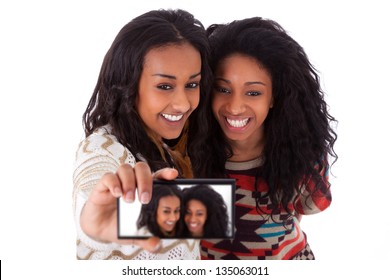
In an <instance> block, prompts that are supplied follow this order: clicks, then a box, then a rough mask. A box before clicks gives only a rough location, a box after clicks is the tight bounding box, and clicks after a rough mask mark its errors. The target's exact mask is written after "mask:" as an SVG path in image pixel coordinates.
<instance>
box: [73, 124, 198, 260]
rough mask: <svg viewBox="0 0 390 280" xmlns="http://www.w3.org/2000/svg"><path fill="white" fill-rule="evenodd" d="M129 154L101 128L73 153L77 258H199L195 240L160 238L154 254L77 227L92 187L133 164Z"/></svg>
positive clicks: (133, 161) (133, 160)
mask: <svg viewBox="0 0 390 280" xmlns="http://www.w3.org/2000/svg"><path fill="white" fill-rule="evenodd" d="M135 162H136V161H135V158H134V156H133V155H132V154H131V152H130V151H129V150H128V149H126V147H124V146H123V145H122V144H120V143H119V142H118V141H117V140H116V138H115V137H114V136H113V135H110V134H109V132H108V131H107V130H106V129H105V128H101V129H99V130H98V131H97V132H95V133H93V134H92V135H90V136H89V137H87V138H86V139H85V140H84V141H82V142H81V143H80V145H79V147H78V150H77V152H76V160H75V166H74V174H73V213H74V220H75V224H76V231H77V258H78V259H100V260H101V259H135V260H141V259H142V260H145V259H146V260H156V259H164V260H168V259H199V256H200V253H199V240H193V239H192V240H189V239H162V240H161V245H162V248H161V249H160V251H159V252H158V253H150V252H147V251H145V250H142V248H140V247H138V246H135V245H120V244H117V243H103V242H99V241H97V240H94V239H92V238H90V237H89V236H88V235H86V234H85V233H84V232H83V230H82V229H81V226H80V214H81V211H82V209H83V207H84V205H85V203H86V201H87V200H88V197H89V195H90V193H91V192H92V190H93V188H94V187H95V186H96V185H97V182H98V181H99V179H100V178H101V177H102V176H103V175H104V174H105V173H107V172H116V171H117V169H118V167H119V166H120V165H121V164H123V163H128V164H130V165H131V166H134V165H135Z"/></svg>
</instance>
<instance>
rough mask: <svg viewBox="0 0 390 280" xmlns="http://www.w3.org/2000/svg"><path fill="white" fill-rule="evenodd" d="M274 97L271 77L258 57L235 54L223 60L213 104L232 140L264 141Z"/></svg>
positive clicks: (216, 74) (245, 141)
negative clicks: (266, 121)
mask: <svg viewBox="0 0 390 280" xmlns="http://www.w3.org/2000/svg"><path fill="white" fill-rule="evenodd" d="M272 100H273V99H272V80H271V76H270V75H269V73H268V71H267V70H266V69H264V68H262V67H261V66H260V64H259V63H258V61H257V60H255V59H254V58H251V57H249V56H244V55H241V54H233V55H231V56H229V57H227V58H225V59H223V60H222V61H221V62H220V63H219V65H218V67H217V69H216V73H215V84H214V91H213V103H212V107H213V112H214V115H215V117H216V119H217V121H218V123H219V125H220V126H221V128H222V130H223V132H224V134H225V136H226V137H227V138H228V139H229V140H230V141H232V142H242V143H251V142H252V143H256V142H259V141H261V140H262V138H263V130H264V120H265V118H266V117H267V115H268V112H269V109H270V108H272V105H273V104H272Z"/></svg>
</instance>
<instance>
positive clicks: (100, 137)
mask: <svg viewBox="0 0 390 280" xmlns="http://www.w3.org/2000/svg"><path fill="white" fill-rule="evenodd" d="M123 163H129V164H130V165H132V166H134V164H135V159H134V157H133V155H132V154H131V153H130V152H129V151H128V150H127V149H126V148H125V147H124V146H123V145H121V144H120V143H119V142H117V141H116V139H115V137H114V136H112V135H109V134H106V133H103V132H102V131H101V130H100V131H98V132H97V133H94V134H92V135H90V136H89V137H88V138H86V139H85V140H84V141H82V142H81V143H80V145H79V147H78V150H77V152H76V159H75V166H74V173H73V213H74V219H75V223H76V230H77V237H78V240H77V245H78V257H79V258H85V257H87V255H88V254H90V253H91V251H94V252H95V253H96V252H99V254H104V252H110V251H112V250H116V249H118V248H117V247H120V245H119V244H115V243H102V242H98V241H96V240H94V239H92V238H90V237H89V236H87V235H86V234H85V233H84V232H83V231H82V229H81V226H80V215H81V211H82V209H83V207H84V205H85V203H86V201H87V199H88V197H89V195H90V193H91V192H92V190H93V188H94V187H95V186H96V185H97V183H98V181H99V179H100V178H101V177H102V176H103V175H104V174H105V173H107V172H116V170H117V169H118V167H119V166H120V165H121V164H123ZM83 252H85V254H84V253H83ZM106 257H108V256H103V255H101V256H99V258H106Z"/></svg>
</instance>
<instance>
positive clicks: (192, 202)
mask: <svg viewBox="0 0 390 280" xmlns="http://www.w3.org/2000/svg"><path fill="white" fill-rule="evenodd" d="M187 206H188V207H193V208H202V209H205V208H206V206H205V205H204V203H203V202H201V201H199V200H197V199H191V200H189V201H188V202H187Z"/></svg>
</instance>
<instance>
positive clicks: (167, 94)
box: [136, 43, 201, 139]
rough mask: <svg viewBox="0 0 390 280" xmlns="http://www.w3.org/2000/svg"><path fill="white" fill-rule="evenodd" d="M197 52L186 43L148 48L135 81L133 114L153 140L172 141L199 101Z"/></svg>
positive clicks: (198, 56) (199, 75) (199, 62)
mask: <svg viewBox="0 0 390 280" xmlns="http://www.w3.org/2000/svg"><path fill="white" fill-rule="evenodd" d="M200 73H201V57H200V53H199V52H198V51H197V50H196V49H195V48H194V47H193V46H191V45H190V44H188V43H184V44H181V45H168V46H164V47H159V48H155V49H151V50H150V51H149V52H148V53H147V54H146V56H145V62H144V66H143V71H142V74H141V78H140V82H139V94H138V98H137V106H136V107H137V111H138V114H139V115H140V117H141V119H142V120H143V122H144V124H145V125H146V127H147V129H148V130H149V131H150V132H152V133H153V134H154V135H155V136H156V137H157V138H161V137H162V138H165V139H174V138H177V137H178V136H179V135H180V133H181V131H182V130H183V127H184V124H185V122H186V120H187V119H188V117H189V115H190V114H191V113H192V112H193V111H194V110H195V109H196V107H197V106H198V104H199V99H200V87H199V84H200V79H201V74H200Z"/></svg>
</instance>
